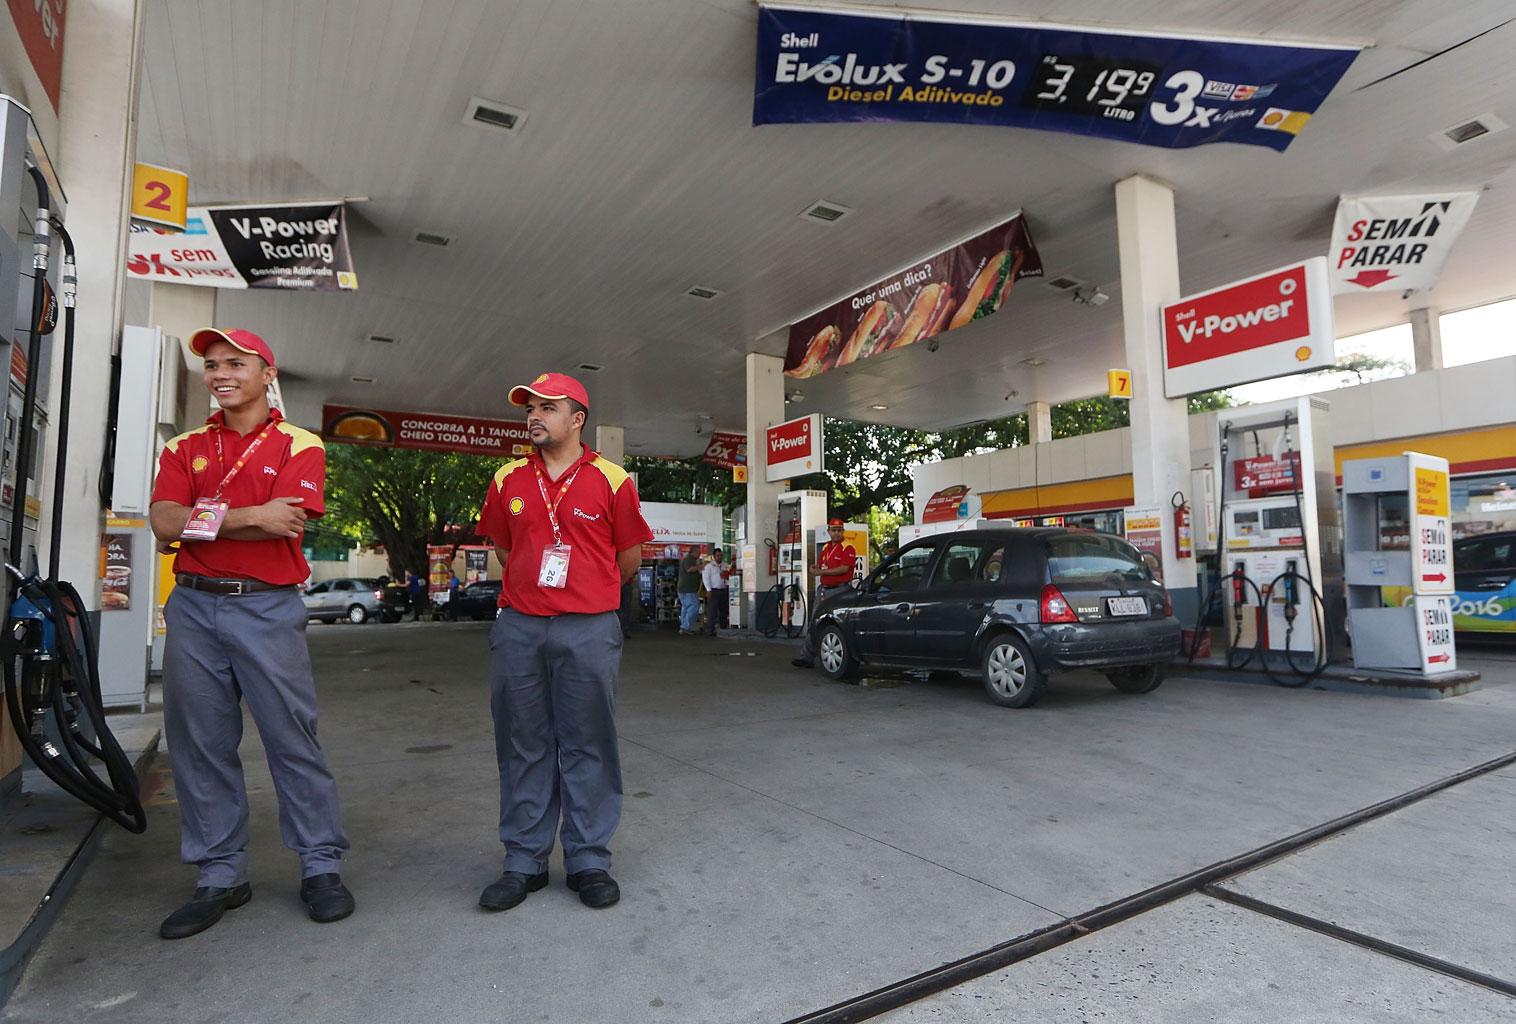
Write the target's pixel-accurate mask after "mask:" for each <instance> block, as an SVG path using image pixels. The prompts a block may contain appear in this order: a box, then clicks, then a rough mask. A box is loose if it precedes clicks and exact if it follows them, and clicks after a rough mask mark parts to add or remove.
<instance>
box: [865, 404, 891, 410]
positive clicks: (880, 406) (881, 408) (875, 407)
mask: <svg viewBox="0 0 1516 1024" xmlns="http://www.w3.org/2000/svg"><path fill="white" fill-rule="evenodd" d="M869 408H870V409H873V410H874V411H875V412H884V410H886V409H888V408H889V406H887V405H871V406H869Z"/></svg>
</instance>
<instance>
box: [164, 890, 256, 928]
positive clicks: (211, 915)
mask: <svg viewBox="0 0 1516 1024" xmlns="http://www.w3.org/2000/svg"><path fill="white" fill-rule="evenodd" d="M252 898H253V887H252V886H251V885H249V884H248V883H246V882H243V883H242V884H241V885H238V886H234V887H233V888H230V889H218V888H216V887H214V886H201V887H200V888H198V889H196V890H195V895H193V896H191V897H190V901H189V902H188V903H186V904H185V905H184V906H182V907H180V908H179V909H178V910H176V911H174V912H173V913H172V914H170V915H168V917H166V918H164V919H163V923H162V924H160V925H159V926H158V934H159V935H160V936H162V937H163V938H165V939H187V938H189V937H190V936H191V935H198V934H200V933H201V932H203V931H205V930H206V929H207V928H209V927H210V926H211V925H213V924H215V923H216V922H217V921H219V920H221V915H222V914H224V913H226V912H227V911H228V910H236V909H237V908H238V907H240V906H242V905H243V904H244V903H246V902H247V901H248V900H250V899H252Z"/></svg>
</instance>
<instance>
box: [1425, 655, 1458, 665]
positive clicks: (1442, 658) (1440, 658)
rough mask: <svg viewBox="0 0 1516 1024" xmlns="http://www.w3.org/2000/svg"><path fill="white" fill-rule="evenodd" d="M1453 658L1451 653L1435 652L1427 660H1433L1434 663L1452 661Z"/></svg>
mask: <svg viewBox="0 0 1516 1024" xmlns="http://www.w3.org/2000/svg"><path fill="white" fill-rule="evenodd" d="M1452 660H1453V656H1452V655H1451V654H1434V655H1432V656H1431V657H1430V658H1428V659H1427V661H1430V662H1433V663H1438V662H1444V661H1452Z"/></svg>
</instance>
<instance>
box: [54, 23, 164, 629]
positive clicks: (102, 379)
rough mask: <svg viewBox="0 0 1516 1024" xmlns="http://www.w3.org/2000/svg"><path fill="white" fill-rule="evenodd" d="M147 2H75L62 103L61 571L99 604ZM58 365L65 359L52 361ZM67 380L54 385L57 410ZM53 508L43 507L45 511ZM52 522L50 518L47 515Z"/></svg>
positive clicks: (57, 380) (90, 603) (56, 379)
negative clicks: (68, 257)
mask: <svg viewBox="0 0 1516 1024" xmlns="http://www.w3.org/2000/svg"><path fill="white" fill-rule="evenodd" d="M142 22H143V15H142V5H141V4H140V3H139V2H138V0H74V2H72V3H70V4H69V6H68V47H67V50H66V52H65V56H64V60H63V88H62V94H61V100H60V103H59V147H58V152H57V153H56V154H55V156H56V158H57V161H58V173H59V176H60V177H61V179H62V182H63V188H64V190H65V191H66V192H67V194H68V201H69V205H68V215H67V218H66V220H67V224H68V230H69V233H70V234H72V235H73V237H74V244H75V247H76V248H77V251H78V263H79V306H78V309H77V310H76V311H75V312H76V315H77V317H78V319H77V320H76V322H75V354H74V379H73V382H72V383H73V401H72V423H71V424H70V429H69V443H68V471H67V477H66V479H65V481H64V487H63V493H62V494H61V495H57V494H50V495H49V497H48V500H49V501H62V503H63V536H64V537H66V538H68V540H67V542H66V543H65V544H64V546H63V550H62V552H61V564H60V572H61V573H62V576H63V578H64V579H66V580H70V581H72V582H73V583H74V585H75V586H77V587H78V588H79V592H80V593H81V594H82V595H83V597H84V600H85V603H86V604H87V605H88V606H89V607H90V608H97V607H99V582H100V565H99V562H100V545H99V538H100V529H101V515H100V513H101V509H100V498H99V495H98V493H97V490H96V482H97V480H98V478H99V474H100V465H101V463H102V461H103V460H104V450H105V431H106V411H107V409H108V407H109V402H110V382H111V353H112V352H113V351H115V349H116V348H117V347H118V345H119V344H120V338H121V323H122V309H123V305H124V291H125V276H126V275H125V271H124V269H123V268H124V266H125V264H126V235H127V227H128V210H129V208H130V202H129V196H130V192H131V184H132V165H133V163H134V162H135V160H136V152H137V98H138V94H139V91H140V86H141V54H142ZM54 365H55V366H56V365H58V364H56V363H55V364H54ZM61 386H62V380H61V374H59V373H57V372H56V371H55V373H54V380H53V386H52V388H51V389H50V391H49V402H51V403H52V404H51V406H50V408H52V409H56V408H57V407H58V406H57V399H58V394H59V391H60V388H61ZM56 447H57V446H56V445H54V444H49V445H48V446H47V455H46V458H45V463H44V467H43V478H44V479H45V480H47V481H48V482H49V486H50V485H51V481H52V476H53V461H54V460H53V455H54V453H55V452H56ZM48 514H49V511H48V510H45V511H44V516H46V515H48ZM44 521H45V520H44Z"/></svg>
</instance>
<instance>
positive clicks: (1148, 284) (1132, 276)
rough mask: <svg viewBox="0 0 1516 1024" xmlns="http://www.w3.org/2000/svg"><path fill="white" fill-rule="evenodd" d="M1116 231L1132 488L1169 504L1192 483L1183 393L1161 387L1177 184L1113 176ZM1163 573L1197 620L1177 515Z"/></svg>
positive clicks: (1184, 613) (1138, 499)
mask: <svg viewBox="0 0 1516 1024" xmlns="http://www.w3.org/2000/svg"><path fill="white" fill-rule="evenodd" d="M1116 231H1117V235H1118V239H1119V245H1120V250H1121V315H1122V321H1123V323H1124V326H1125V334H1126V360H1127V366H1128V367H1129V368H1130V369H1131V371H1132V402H1131V406H1132V407H1131V414H1132V492H1133V501H1134V502H1135V503H1136V504H1138V505H1157V506H1160V507H1162V508H1168V507H1169V500H1170V498H1172V497H1173V494H1174V492H1175V491H1184V492H1185V495H1186V496H1187V497H1188V498H1189V499H1190V500H1191V502H1194V501H1195V500H1196V499H1197V498H1198V495H1191V494H1190V493H1189V490H1190V432H1189V417H1188V416H1187V415H1186V412H1187V407H1186V404H1185V401H1184V399H1182V398H1179V399H1169V398H1165V397H1164V394H1163V349H1162V346H1163V334H1162V328H1161V325H1160V323H1159V308H1160V307H1161V306H1162V305H1163V304H1164V303H1168V302H1174V301H1176V300H1178V298H1179V244H1178V239H1177V236H1176V233H1175V229H1174V192H1173V190H1172V189H1171V188H1170V187H1169V186H1167V185H1164V184H1161V183H1160V182H1157V181H1154V180H1153V179H1151V178H1146V177H1143V176H1141V175H1137V176H1134V177H1131V178H1126V179H1123V180H1122V181H1118V182H1117V183H1116ZM1163 522H1164V538H1163V579H1164V583H1165V584H1166V585H1167V586H1168V589H1169V591H1170V592H1171V593H1172V594H1173V596H1174V602H1175V612H1176V614H1178V616H1179V618H1180V621H1188V620H1193V618H1194V613H1195V607H1194V605H1195V604H1196V602H1197V601H1198V596H1197V592H1196V586H1195V580H1196V577H1195V560H1194V559H1193V558H1184V559H1181V558H1176V557H1175V547H1174V535H1173V529H1174V528H1173V518H1172V517H1171V516H1164V517H1163Z"/></svg>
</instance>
